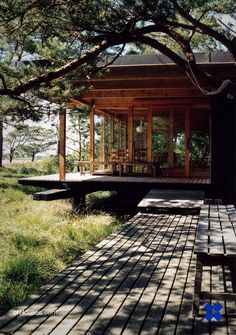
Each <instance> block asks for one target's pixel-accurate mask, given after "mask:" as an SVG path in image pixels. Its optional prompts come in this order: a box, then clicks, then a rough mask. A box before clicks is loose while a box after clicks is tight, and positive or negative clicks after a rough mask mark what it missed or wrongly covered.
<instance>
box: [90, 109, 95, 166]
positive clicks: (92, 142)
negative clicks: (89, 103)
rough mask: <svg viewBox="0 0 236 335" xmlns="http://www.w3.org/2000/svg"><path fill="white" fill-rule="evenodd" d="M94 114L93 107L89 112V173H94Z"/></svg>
mask: <svg viewBox="0 0 236 335" xmlns="http://www.w3.org/2000/svg"><path fill="white" fill-rule="evenodd" d="M94 114H95V106H93V107H92V109H91V111H90V173H93V171H94V164H93V162H94Z"/></svg>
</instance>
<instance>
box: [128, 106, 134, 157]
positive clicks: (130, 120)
mask: <svg viewBox="0 0 236 335" xmlns="http://www.w3.org/2000/svg"><path fill="white" fill-rule="evenodd" d="M128 151H129V161H132V160H133V106H132V107H130V109H129V114H128Z"/></svg>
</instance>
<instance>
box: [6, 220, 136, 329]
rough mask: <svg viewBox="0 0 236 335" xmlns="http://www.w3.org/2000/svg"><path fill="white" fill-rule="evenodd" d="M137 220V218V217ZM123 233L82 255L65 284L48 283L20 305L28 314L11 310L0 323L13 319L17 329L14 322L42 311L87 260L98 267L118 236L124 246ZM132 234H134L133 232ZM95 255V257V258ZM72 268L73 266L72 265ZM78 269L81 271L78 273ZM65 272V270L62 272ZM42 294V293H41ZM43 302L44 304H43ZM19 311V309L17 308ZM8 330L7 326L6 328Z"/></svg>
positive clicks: (74, 276) (128, 230)
mask: <svg viewBox="0 0 236 335" xmlns="http://www.w3.org/2000/svg"><path fill="white" fill-rule="evenodd" d="M136 220H137V218H136ZM131 222H132V223H135V219H132V220H131ZM138 223H139V222H136V224H138ZM135 229H136V227H135V225H134V226H130V224H128V225H125V227H124V230H122V234H127V233H128V232H130V231H134V233H133V234H135V233H136V230H135ZM122 234H121V236H120V234H119V233H116V234H113V235H112V236H111V237H110V239H107V240H104V241H102V242H101V243H99V244H98V245H97V246H96V247H95V249H94V251H89V252H87V253H86V254H85V255H84V256H82V259H81V261H80V262H79V263H78V265H77V266H76V268H75V269H73V268H74V267H72V269H73V274H72V275H71V271H70V272H69V273H67V274H66V276H65V278H66V281H65V282H64V283H63V285H61V283H60V281H59V282H56V285H53V286H50V285H49V288H48V285H46V286H45V287H43V289H42V290H41V291H40V293H39V295H38V296H36V297H34V296H32V298H31V299H30V300H28V301H27V302H26V304H25V305H24V306H21V307H20V311H27V313H28V314H27V315H26V314H20V315H19V316H18V317H16V318H14V317H13V313H12V312H10V313H8V314H7V315H5V316H3V317H1V318H0V325H1V326H2V325H4V324H5V323H8V322H9V321H10V320H11V319H13V320H12V322H11V325H10V327H11V329H14V330H16V329H17V328H14V322H15V323H16V327H18V326H19V323H20V324H21V323H22V324H23V323H25V322H27V321H28V320H29V319H30V318H32V316H31V315H30V314H31V313H32V312H33V311H40V310H42V308H43V307H44V306H46V305H47V303H48V302H49V301H50V300H51V299H52V298H54V297H56V296H57V295H58V293H59V294H60V292H61V291H63V290H64V289H65V288H66V287H67V286H68V283H71V281H72V280H76V278H78V276H79V275H81V274H82V273H83V270H84V271H86V270H87V268H88V264H87V263H86V262H87V261H89V262H90V263H89V266H90V267H92V266H93V264H95V265H96V267H98V263H97V262H98V259H100V260H101V259H102V257H103V254H104V253H107V252H110V250H111V247H112V244H116V243H117V240H116V238H118V242H119V241H122V246H123V245H124V244H125V243H126V240H124V238H122ZM131 236H132V234H131ZM106 246H107V248H106ZM93 257H95V258H93ZM90 258H92V259H90ZM80 266H82V269H81V268H80ZM70 268H71V267H70ZM81 270H82V271H81ZM77 271H79V272H78V273H77ZM62 273H64V272H62ZM70 275H71V276H72V278H70ZM84 278H85V279H86V278H87V276H86V274H85V277H84ZM62 279H64V276H62ZM49 290H50V293H48V291H49ZM40 294H41V295H40ZM33 302H35V303H34V305H33V309H32V308H31V305H32V303H33ZM41 302H43V303H42V305H41ZM16 312H17V309H16ZM37 320H38V321H39V317H37ZM38 321H37V322H38ZM4 329H5V330H6V331H7V326H6V327H5V328H4Z"/></svg>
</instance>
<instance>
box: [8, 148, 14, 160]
mask: <svg viewBox="0 0 236 335" xmlns="http://www.w3.org/2000/svg"><path fill="white" fill-rule="evenodd" d="M14 151H15V150H14V149H12V148H11V149H10V155H9V162H10V163H12V161H13V157H14Z"/></svg>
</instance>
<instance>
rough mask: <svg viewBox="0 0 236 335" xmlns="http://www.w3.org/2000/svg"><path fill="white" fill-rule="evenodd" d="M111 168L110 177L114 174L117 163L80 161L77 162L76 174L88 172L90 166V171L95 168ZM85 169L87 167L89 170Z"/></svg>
mask: <svg viewBox="0 0 236 335" xmlns="http://www.w3.org/2000/svg"><path fill="white" fill-rule="evenodd" d="M99 165H102V166H105V165H107V166H111V173H112V175H114V174H115V173H116V169H117V165H118V162H113V161H111V162H105V161H80V162H78V165H77V166H78V172H80V174H81V175H82V174H85V173H86V172H90V168H91V166H92V170H94V168H95V166H99ZM86 167H88V168H89V169H88V170H86Z"/></svg>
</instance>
